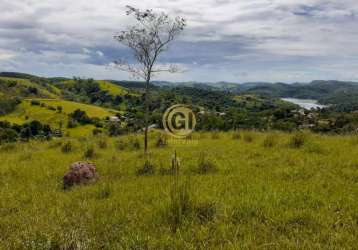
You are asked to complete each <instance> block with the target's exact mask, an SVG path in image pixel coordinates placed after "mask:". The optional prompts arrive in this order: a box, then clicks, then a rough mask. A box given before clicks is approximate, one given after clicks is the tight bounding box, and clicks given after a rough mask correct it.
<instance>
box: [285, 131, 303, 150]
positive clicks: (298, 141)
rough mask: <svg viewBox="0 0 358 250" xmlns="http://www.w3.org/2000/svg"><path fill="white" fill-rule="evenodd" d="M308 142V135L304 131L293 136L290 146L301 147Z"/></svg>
mask: <svg viewBox="0 0 358 250" xmlns="http://www.w3.org/2000/svg"><path fill="white" fill-rule="evenodd" d="M305 142H306V136H305V135H304V134H303V133H296V134H294V135H293V136H291V138H290V141H289V143H288V144H289V147H291V148H301V147H302V146H303V145H304V144H305Z"/></svg>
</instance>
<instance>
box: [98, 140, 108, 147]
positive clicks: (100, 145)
mask: <svg viewBox="0 0 358 250" xmlns="http://www.w3.org/2000/svg"><path fill="white" fill-rule="evenodd" d="M97 144H98V147H99V148H101V149H105V148H107V146H108V144H107V140H106V139H105V138H100V139H99V141H98V143H97Z"/></svg>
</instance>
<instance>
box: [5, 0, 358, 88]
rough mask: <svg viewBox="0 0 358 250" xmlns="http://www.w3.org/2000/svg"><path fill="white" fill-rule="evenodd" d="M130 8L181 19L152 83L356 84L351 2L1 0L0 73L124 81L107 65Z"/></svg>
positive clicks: (357, 28)
mask: <svg viewBox="0 0 358 250" xmlns="http://www.w3.org/2000/svg"><path fill="white" fill-rule="evenodd" d="M128 4H129V5H132V6H135V7H138V8H152V9H154V10H157V11H165V12H167V13H169V14H171V15H174V16H175V15H180V16H182V17H184V18H186V19H187V24H188V26H187V28H186V30H185V31H184V33H183V34H182V35H181V36H180V37H179V38H178V39H177V41H176V42H175V43H174V44H173V45H172V46H171V49H170V50H169V52H167V53H166V54H164V55H163V56H162V57H161V58H160V60H161V62H163V63H167V62H171V63H178V64H181V65H182V66H183V67H185V68H186V69H188V71H187V72H185V73H183V74H175V75H166V74H164V75H160V76H158V77H157V79H158V80H171V81H211V82H215V81H233V82H247V81H272V82H276V81H285V82H296V81H306V82H307V81H311V80H314V79H338V80H355V81H358V2H357V0H166V1H164V0H140V1H139V0H138V1H137V0H132V1H129V0H128V1H122V0H76V1H74V0H61V1H58V0H42V1H38V0H0V10H1V15H0V71H19V72H26V73H32V74H38V75H43V76H68V77H72V76H82V77H93V78H96V79H109V78H110V79H130V77H129V76H128V75H127V74H126V73H124V72H120V71H117V70H114V69H112V68H110V67H107V66H106V65H108V64H109V63H111V62H112V61H113V60H115V59H117V58H121V57H125V58H126V57H128V56H129V54H128V51H127V50H126V49H125V48H124V47H122V46H120V45H119V44H118V43H117V42H116V41H115V40H114V39H113V36H114V35H115V34H116V33H117V32H118V31H121V30H123V29H125V28H126V27H128V25H130V24H131V20H130V19H129V18H128V17H127V16H126V15H125V6H126V5H128Z"/></svg>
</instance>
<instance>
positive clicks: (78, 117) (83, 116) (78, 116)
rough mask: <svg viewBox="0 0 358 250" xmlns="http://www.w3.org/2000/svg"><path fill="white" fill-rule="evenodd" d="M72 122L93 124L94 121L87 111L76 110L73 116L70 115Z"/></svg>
mask: <svg viewBox="0 0 358 250" xmlns="http://www.w3.org/2000/svg"><path fill="white" fill-rule="evenodd" d="M68 116H69V117H70V118H71V119H72V120H74V121H76V122H78V123H80V124H82V125H86V124H90V123H92V119H91V118H89V117H88V115H87V113H86V111H82V110H80V109H76V110H75V111H73V112H72V113H71V114H69V115H68Z"/></svg>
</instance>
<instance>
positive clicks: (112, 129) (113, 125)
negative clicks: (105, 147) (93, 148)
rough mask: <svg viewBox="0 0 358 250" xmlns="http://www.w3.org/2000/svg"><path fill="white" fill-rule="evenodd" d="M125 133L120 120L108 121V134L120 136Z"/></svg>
mask: <svg viewBox="0 0 358 250" xmlns="http://www.w3.org/2000/svg"><path fill="white" fill-rule="evenodd" d="M122 134H124V129H123V128H122V127H121V124H120V123H118V122H109V123H108V135H109V136H119V135H122Z"/></svg>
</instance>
